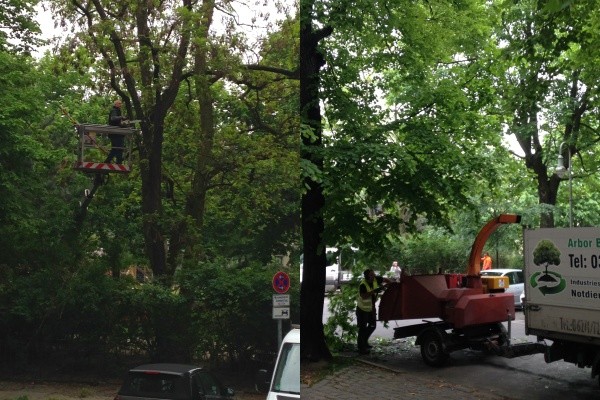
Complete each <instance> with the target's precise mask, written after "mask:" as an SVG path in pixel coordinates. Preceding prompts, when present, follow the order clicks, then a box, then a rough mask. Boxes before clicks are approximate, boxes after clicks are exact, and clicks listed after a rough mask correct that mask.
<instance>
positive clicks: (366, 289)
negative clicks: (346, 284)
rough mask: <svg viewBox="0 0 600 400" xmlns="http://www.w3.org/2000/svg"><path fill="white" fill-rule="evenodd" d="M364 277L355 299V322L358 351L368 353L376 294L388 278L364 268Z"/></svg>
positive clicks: (375, 324)
mask: <svg viewBox="0 0 600 400" xmlns="http://www.w3.org/2000/svg"><path fill="white" fill-rule="evenodd" d="M363 275H364V279H363V280H362V282H361V283H360V286H359V289H358V297H357V301H356V324H357V326H358V340H357V345H358V352H359V353H360V354H369V349H370V348H371V346H369V337H370V336H371V334H372V333H373V332H374V331H375V328H376V326H377V313H376V311H375V303H376V302H377V294H378V293H379V292H381V290H383V285H384V284H387V283H390V282H391V281H390V280H389V279H388V278H384V277H382V276H375V271H373V270H372V269H366V270H365V271H364V272H363Z"/></svg>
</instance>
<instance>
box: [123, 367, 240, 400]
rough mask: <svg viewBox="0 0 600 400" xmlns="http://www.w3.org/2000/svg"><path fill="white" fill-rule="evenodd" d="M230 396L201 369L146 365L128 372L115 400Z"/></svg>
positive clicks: (203, 399)
mask: <svg viewBox="0 0 600 400" xmlns="http://www.w3.org/2000/svg"><path fill="white" fill-rule="evenodd" d="M233 395H234V392H233V390H232V389H230V388H227V387H224V386H223V385H222V384H221V382H219V380H218V379H217V378H216V377H215V376H214V375H213V374H212V373H210V372H209V371H207V370H205V369H203V368H201V367H197V366H194V365H186V364H145V365H140V366H139V367H135V368H133V369H131V370H129V373H128V374H127V377H126V378H125V383H123V386H121V389H119V393H118V394H117V396H116V397H115V400H141V399H168V400H208V399H231V398H232V397H233Z"/></svg>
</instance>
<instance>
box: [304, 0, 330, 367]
mask: <svg viewBox="0 0 600 400" xmlns="http://www.w3.org/2000/svg"><path fill="white" fill-rule="evenodd" d="M300 7H301V9H300V15H301V22H300V76H301V79H300V111H301V112H300V113H301V123H302V124H303V125H304V127H305V128H306V127H310V128H311V131H312V134H313V135H314V138H315V139H314V140H311V138H310V137H307V136H303V137H302V141H303V144H304V149H303V152H302V158H304V159H306V160H308V161H310V162H312V163H313V164H314V165H315V166H317V167H318V168H319V169H322V168H323V158H322V156H320V155H318V152H315V151H311V149H318V148H319V147H321V146H322V129H323V128H322V124H321V109H320V106H319V85H320V80H319V70H320V68H321V67H322V66H323V65H324V60H323V57H322V56H321V55H320V53H319V52H318V48H317V46H318V44H319V41H320V40H321V39H322V38H324V37H326V36H327V35H329V34H331V32H332V30H331V29H330V28H324V29H322V30H320V31H318V32H313V30H312V22H311V20H310V18H309V16H310V15H311V11H312V2H310V1H301V5H300ZM304 183H305V185H306V186H307V188H308V189H307V191H306V193H305V194H304V195H303V196H302V239H303V243H304V266H303V278H302V289H301V291H300V302H301V304H302V307H301V311H300V320H301V323H300V324H301V326H302V329H301V331H300V335H301V339H300V340H301V342H302V347H301V351H302V357H303V358H304V359H308V360H310V361H319V360H321V359H326V360H330V359H331V358H332V357H331V352H330V351H329V349H328V347H327V343H326V342H325V333H324V331H323V305H324V301H325V267H326V265H327V260H326V257H325V246H324V244H323V231H324V226H325V225H324V221H323V206H324V204H325V197H324V195H323V187H322V184H321V183H320V182H315V181H313V180H312V179H311V178H310V177H307V178H306V179H305V182H304Z"/></svg>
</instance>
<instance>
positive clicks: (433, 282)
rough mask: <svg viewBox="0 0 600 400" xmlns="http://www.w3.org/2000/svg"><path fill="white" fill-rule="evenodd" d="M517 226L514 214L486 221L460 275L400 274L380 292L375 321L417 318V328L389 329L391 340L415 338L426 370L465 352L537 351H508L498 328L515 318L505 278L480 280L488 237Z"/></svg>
mask: <svg viewBox="0 0 600 400" xmlns="http://www.w3.org/2000/svg"><path fill="white" fill-rule="evenodd" d="M520 221H521V217H520V216H519V215H514V214H502V215H499V216H498V217H496V218H493V219H492V220H490V221H489V222H488V223H487V224H486V225H485V226H484V227H483V228H482V229H481V231H480V232H479V234H478V235H477V237H476V239H475V242H474V243H473V246H472V248H471V254H470V256H469V264H468V267H467V272H466V274H464V275H463V274H441V273H440V274H437V275H405V274H403V275H402V276H401V278H400V282H393V283H391V284H389V285H388V288H387V290H386V291H385V292H384V293H383V295H382V297H381V300H380V303H379V314H378V315H379V320H380V321H386V322H387V321H391V320H402V319H422V323H417V324H414V325H409V326H402V327H399V328H395V329H394V338H396V339H398V338H405V337H410V336H416V337H417V340H416V344H417V345H420V346H421V356H422V358H423V361H425V363H426V364H428V365H431V366H441V365H443V364H444V363H445V362H446V360H447V359H448V356H449V354H450V353H451V352H452V351H455V350H460V349H466V348H471V349H474V350H482V351H493V352H495V353H496V354H499V355H502V356H505V357H514V356H517V355H524V354H526V353H527V354H533V353H537V352H540V351H543V349H542V348H540V347H539V345H538V344H536V343H532V344H526V345H525V346H524V345H518V346H516V347H515V346H510V339H509V335H508V334H507V330H506V328H505V327H504V325H503V324H502V322H505V321H508V323H509V324H510V321H512V320H514V319H515V307H514V297H513V295H512V294H511V293H505V292H504V291H505V289H506V288H508V278H507V277H500V276H489V277H487V276H486V277H482V276H481V275H480V257H481V252H482V251H483V247H484V245H485V242H486V241H487V239H488V238H489V236H490V235H491V234H492V232H494V231H495V230H496V229H497V228H498V227H499V226H501V225H503V224H512V223H519V222H520ZM427 319H430V320H427ZM509 326H510V325H509Z"/></svg>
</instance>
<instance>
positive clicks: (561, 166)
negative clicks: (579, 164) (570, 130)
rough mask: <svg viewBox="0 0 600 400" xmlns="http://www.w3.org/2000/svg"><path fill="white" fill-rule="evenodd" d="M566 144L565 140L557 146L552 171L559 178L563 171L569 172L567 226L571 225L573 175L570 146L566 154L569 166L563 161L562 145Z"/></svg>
mask: <svg viewBox="0 0 600 400" xmlns="http://www.w3.org/2000/svg"><path fill="white" fill-rule="evenodd" d="M565 144H568V143H567V142H562V143H561V144H560V147H559V148H558V162H557V164H556V169H555V170H554V172H555V173H556V175H558V177H559V178H562V177H563V176H565V173H566V172H568V173H569V227H571V228H572V227H573V175H572V170H573V168H572V163H571V148H570V147H567V150H568V155H569V168H565V162H564V159H563V156H562V149H563V145H565Z"/></svg>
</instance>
